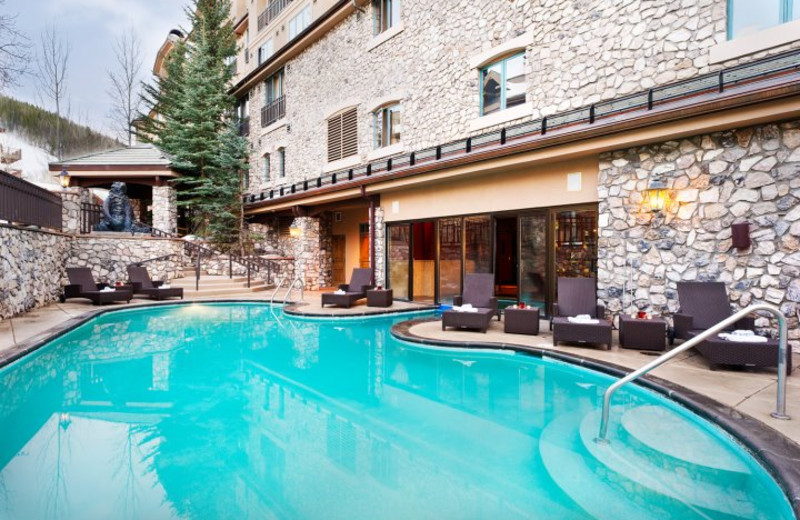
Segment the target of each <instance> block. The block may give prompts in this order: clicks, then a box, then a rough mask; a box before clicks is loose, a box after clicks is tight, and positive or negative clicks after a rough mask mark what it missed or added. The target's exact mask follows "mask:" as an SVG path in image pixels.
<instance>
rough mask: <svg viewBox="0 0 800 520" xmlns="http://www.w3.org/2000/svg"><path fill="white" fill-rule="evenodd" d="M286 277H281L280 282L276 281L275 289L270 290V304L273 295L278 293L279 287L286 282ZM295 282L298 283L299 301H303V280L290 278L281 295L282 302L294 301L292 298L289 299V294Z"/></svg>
mask: <svg viewBox="0 0 800 520" xmlns="http://www.w3.org/2000/svg"><path fill="white" fill-rule="evenodd" d="M288 279H289V277H288V276H284V277H283V278H281V281H280V283H278V285H277V286H276V287H275V290H274V291H272V296H270V298H269V303H271V304H272V303H275V296H276V295H277V294H278V291H280V290H281V287H283V284H284V283H286V280H288ZM297 284H300V300H299V301H303V291H304V289H305V284H304V283H303V280H302V279H301V278H295V279H294V280H292V283H290V284H289V288H288V289H286V294H284V295H283V303H295V301H294V300H289V296H290V295H291V294H292V291H293V290H294V288H295V286H296V285H297Z"/></svg>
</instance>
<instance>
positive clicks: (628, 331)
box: [619, 314, 667, 350]
mask: <svg viewBox="0 0 800 520" xmlns="http://www.w3.org/2000/svg"><path fill="white" fill-rule="evenodd" d="M666 337H667V322H666V321H665V320H664V319H662V318H651V319H641V318H631V317H630V316H627V315H622V314H621V315H620V317H619V346H620V347H622V348H630V349H637V350H664V346H665V342H666Z"/></svg>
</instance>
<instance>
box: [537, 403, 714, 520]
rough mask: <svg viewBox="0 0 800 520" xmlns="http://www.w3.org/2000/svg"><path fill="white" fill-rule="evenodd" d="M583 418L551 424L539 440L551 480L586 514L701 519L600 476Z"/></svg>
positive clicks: (609, 519)
mask: <svg viewBox="0 0 800 520" xmlns="http://www.w3.org/2000/svg"><path fill="white" fill-rule="evenodd" d="M583 417H584V415H583V414H567V415H564V416H561V417H559V418H557V419H555V420H553V421H552V422H551V423H550V424H548V425H547V427H546V428H545V429H544V430H543V431H542V435H541V438H540V440H539V453H540V454H541V456H542V462H543V463H544V466H545V468H547V472H548V473H549V474H550V477H551V478H552V479H553V480H554V481H555V483H556V484H557V485H558V486H559V487H560V488H561V489H562V490H563V491H564V493H566V494H567V495H568V496H569V497H570V498H571V499H572V500H573V501H575V502H576V503H577V504H578V505H579V506H580V507H581V508H582V509H583V510H584V511H586V512H587V513H588V514H589V515H591V517H593V518H595V519H597V520H652V519H653V518H659V519H676V520H677V519H679V518H698V517H697V516H695V515H692V512H691V511H689V510H688V509H686V508H683V507H681V505H680V504H677V505H676V504H672V503H671V502H672V501H669V502H670V503H669V504H668V506H670V507H669V508H667V507H663V504H657V503H647V502H646V499H647V498H649V497H639V496H634V495H633V494H632V493H631V492H630V491H629V490H627V489H625V488H624V487H621V486H619V485H617V483H615V482H614V480H613V479H607V478H601V477H600V476H598V474H597V472H596V471H595V467H594V465H595V464H594V462H595V461H593V459H592V457H591V455H590V454H589V453H588V452H587V450H586V448H585V447H584V445H583V443H582V442H581V439H580V436H579V433H578V430H579V425H580V424H581V421H582V420H583ZM673 507H674V509H673Z"/></svg>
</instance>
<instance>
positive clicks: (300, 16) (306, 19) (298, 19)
mask: <svg viewBox="0 0 800 520" xmlns="http://www.w3.org/2000/svg"><path fill="white" fill-rule="evenodd" d="M309 25H311V4H308V5H306V6H305V7H303V9H302V10H301V11H300V12H299V13H297V14H296V15H295V16H294V18H292V19H291V20H289V39H290V40H291V39H293V38H294V37H295V36H297V35H298V34H300V33H301V32H303V30H304V29H305V28H306V27H308V26H309Z"/></svg>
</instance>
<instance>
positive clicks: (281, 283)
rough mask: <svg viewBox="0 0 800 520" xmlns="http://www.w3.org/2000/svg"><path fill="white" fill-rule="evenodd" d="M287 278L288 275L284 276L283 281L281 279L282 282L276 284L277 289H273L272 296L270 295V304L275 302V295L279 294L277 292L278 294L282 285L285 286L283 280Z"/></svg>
mask: <svg viewBox="0 0 800 520" xmlns="http://www.w3.org/2000/svg"><path fill="white" fill-rule="evenodd" d="M287 278H288V276H284V277H283V278H281V281H280V283H279V284H278V285H276V286H275V290H274V291H272V296H270V297H269V303H270V305H272V304H273V303H275V295H277V294H278V291H280V290H281V287H283V282H285V281H286V279H287Z"/></svg>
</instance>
